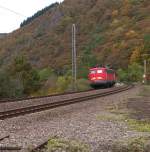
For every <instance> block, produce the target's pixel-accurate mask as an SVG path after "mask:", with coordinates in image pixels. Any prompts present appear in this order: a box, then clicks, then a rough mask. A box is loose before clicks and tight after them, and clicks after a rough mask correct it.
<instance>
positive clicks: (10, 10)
mask: <svg viewBox="0 0 150 152" xmlns="http://www.w3.org/2000/svg"><path fill="white" fill-rule="evenodd" d="M0 8H2V9H4V10H6V11H9V12H11V13H13V14H16V15H18V16H21V17H27V16H26V15H24V14H22V13H19V12H16V11H14V10H12V9H10V8H7V7H5V6H2V5H0Z"/></svg>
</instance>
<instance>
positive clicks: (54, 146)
mask: <svg viewBox="0 0 150 152" xmlns="http://www.w3.org/2000/svg"><path fill="white" fill-rule="evenodd" d="M46 149H47V152H54V151H58V152H59V151H62V152H63V151H64V152H90V150H89V146H88V145H86V144H83V143H80V142H77V141H72V140H71V141H67V140H63V139H57V138H53V139H50V140H49V142H48V145H47V148H46Z"/></svg>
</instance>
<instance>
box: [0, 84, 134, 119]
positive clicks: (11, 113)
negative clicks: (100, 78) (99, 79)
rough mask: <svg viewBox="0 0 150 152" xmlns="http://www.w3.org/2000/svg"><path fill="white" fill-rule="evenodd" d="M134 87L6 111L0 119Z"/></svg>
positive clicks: (1, 113)
mask: <svg viewBox="0 0 150 152" xmlns="http://www.w3.org/2000/svg"><path fill="white" fill-rule="evenodd" d="M132 87H133V86H124V87H118V88H114V89H112V90H109V91H108V90H107V91H105V92H101V93H96V94H92V95H85V96H82V97H73V98H72V99H64V100H61V101H59V100H58V101H54V102H51V103H46V104H45V103H44V104H39V105H33V106H28V107H23V108H16V109H12V110H6V111H2V112H0V119H1V120H4V119H7V118H12V117H17V116H21V115H25V114H30V113H35V112H40V111H44V110H48V109H52V108H57V107H60V106H65V105H70V104H74V103H77V102H82V101H87V100H90V99H94V98H98V97H103V96H107V95H111V94H115V93H119V92H122V91H125V90H128V89H131V88H132Z"/></svg>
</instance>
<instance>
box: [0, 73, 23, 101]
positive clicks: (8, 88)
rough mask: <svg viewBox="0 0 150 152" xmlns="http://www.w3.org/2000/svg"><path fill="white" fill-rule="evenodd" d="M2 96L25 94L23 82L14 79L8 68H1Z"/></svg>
mask: <svg viewBox="0 0 150 152" xmlns="http://www.w3.org/2000/svg"><path fill="white" fill-rule="evenodd" d="M0 84H1V85H0V97H3V98H12V97H21V96H22V95H23V84H22V82H21V81H20V80H19V79H12V77H11V76H10V74H9V73H8V72H7V71H6V70H0Z"/></svg>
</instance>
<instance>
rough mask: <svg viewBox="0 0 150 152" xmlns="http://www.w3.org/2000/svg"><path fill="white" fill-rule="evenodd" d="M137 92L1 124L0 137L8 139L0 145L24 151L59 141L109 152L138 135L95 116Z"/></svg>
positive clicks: (129, 91)
mask: <svg viewBox="0 0 150 152" xmlns="http://www.w3.org/2000/svg"><path fill="white" fill-rule="evenodd" d="M139 89H140V87H139V86H138V87H135V88H133V89H130V90H128V91H125V92H122V93H118V94H115V95H110V96H107V97H101V98H98V99H94V100H89V101H86V102H83V103H77V104H73V105H69V106H65V107H59V108H56V109H53V110H48V111H45V112H39V113H35V114H29V115H25V116H21V117H17V118H12V119H7V120H4V121H0V135H1V134H3V135H4V134H7V135H9V136H10V137H9V138H6V139H4V140H3V141H1V142H0V144H1V145H13V146H14V145H16V146H21V147H23V148H27V147H31V146H36V145H38V144H39V143H41V142H42V141H45V140H46V139H48V138H52V137H59V138H63V139H69V140H77V141H81V142H84V143H85V144H88V145H89V146H90V148H91V151H92V152H101V151H108V150H109V145H112V144H113V143H114V142H115V141H118V140H121V139H124V138H130V137H135V136H139V134H138V133H137V132H135V131H129V130H128V127H127V126H126V125H125V124H124V123H123V122H117V121H116V122H113V121H103V120H99V119H97V116H99V115H103V114H104V113H106V108H107V107H108V106H110V105H116V104H117V103H120V102H125V101H127V99H128V98H133V97H135V96H136V95H137V94H138V93H139Z"/></svg>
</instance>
